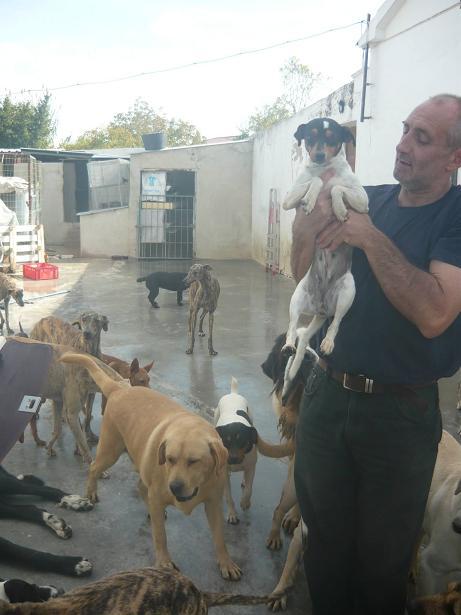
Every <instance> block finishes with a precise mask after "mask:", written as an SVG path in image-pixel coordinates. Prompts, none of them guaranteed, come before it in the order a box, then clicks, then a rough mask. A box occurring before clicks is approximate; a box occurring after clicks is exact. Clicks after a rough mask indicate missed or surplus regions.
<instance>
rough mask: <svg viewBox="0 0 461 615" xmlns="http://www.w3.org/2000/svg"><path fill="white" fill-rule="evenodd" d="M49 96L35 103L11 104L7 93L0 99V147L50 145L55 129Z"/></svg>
mask: <svg viewBox="0 0 461 615" xmlns="http://www.w3.org/2000/svg"><path fill="white" fill-rule="evenodd" d="M50 101H51V95H50V94H44V96H43V98H41V99H40V100H39V101H38V103H36V104H33V103H32V102H30V101H28V102H18V103H14V102H13V101H12V100H11V98H10V97H9V96H5V98H3V100H1V101H0V147H5V148H20V147H37V148H46V147H50V146H51V145H52V142H53V135H54V133H55V130H56V126H55V121H54V118H53V113H52V111H51V105H50Z"/></svg>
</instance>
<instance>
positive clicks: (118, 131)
mask: <svg viewBox="0 0 461 615" xmlns="http://www.w3.org/2000/svg"><path fill="white" fill-rule="evenodd" d="M151 132H164V133H166V136H167V142H168V145H170V146H174V145H193V144H194V143H202V142H203V141H204V138H203V137H202V135H201V134H200V132H199V130H198V128H196V127H195V126H194V125H192V124H189V123H188V122H186V121H184V120H176V119H174V118H173V119H168V118H167V117H166V116H165V115H163V114H161V113H159V112H157V111H155V109H153V108H152V107H151V106H150V105H149V103H147V102H146V101H145V100H141V99H137V100H136V102H135V103H134V105H133V107H131V108H130V109H129V110H128V111H127V112H126V113H117V114H115V115H114V117H113V118H112V121H111V122H110V123H109V124H108V125H107V126H104V127H102V128H94V129H92V130H88V131H86V132H84V133H83V134H82V135H80V136H79V137H78V138H77V140H76V141H74V142H70V139H67V140H66V141H65V142H64V143H62V144H61V147H64V148H65V149H104V148H110V147H142V145H143V143H142V135H143V134H147V133H151Z"/></svg>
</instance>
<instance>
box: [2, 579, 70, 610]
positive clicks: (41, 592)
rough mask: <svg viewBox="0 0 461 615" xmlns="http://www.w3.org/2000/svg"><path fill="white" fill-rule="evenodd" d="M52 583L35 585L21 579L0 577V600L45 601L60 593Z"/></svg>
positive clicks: (12, 601) (10, 601) (11, 601)
mask: <svg viewBox="0 0 461 615" xmlns="http://www.w3.org/2000/svg"><path fill="white" fill-rule="evenodd" d="M62 593H63V591H62V590H59V589H58V588H57V587H54V585H35V583H28V582H27V581H23V580H22V579H7V580H5V579H0V600H4V601H5V602H9V603H10V604H14V603H16V602H46V601H47V600H49V599H50V598H56V596H59V595H60V594H62Z"/></svg>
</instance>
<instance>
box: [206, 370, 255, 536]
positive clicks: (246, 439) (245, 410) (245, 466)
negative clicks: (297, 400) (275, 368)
mask: <svg viewBox="0 0 461 615" xmlns="http://www.w3.org/2000/svg"><path fill="white" fill-rule="evenodd" d="M214 424H215V427H216V431H217V432H218V433H219V435H220V436H221V440H222V442H223V444H224V446H225V447H226V449H227V451H228V453H229V457H228V466H227V469H228V473H227V482H226V486H225V488H224V493H225V497H226V502H227V522H228V523H231V524H233V525H235V524H237V523H238V522H239V518H238V516H237V511H236V510H235V504H234V500H233V499H232V490H231V482H230V473H231V472H243V483H242V487H243V493H242V498H241V500H240V506H241V508H242V510H248V508H250V506H251V494H252V490H253V480H254V476H255V470H256V461H257V459H258V453H257V450H256V443H257V441H258V432H257V431H256V429H255V428H254V427H253V419H252V416H251V413H250V409H249V407H248V402H247V400H246V399H245V397H243V396H242V395H239V394H238V382H237V380H236V379H235V378H232V380H231V392H230V393H228V394H227V395H223V396H222V397H221V399H220V400H219V402H218V406H217V408H216V410H215V414H214Z"/></svg>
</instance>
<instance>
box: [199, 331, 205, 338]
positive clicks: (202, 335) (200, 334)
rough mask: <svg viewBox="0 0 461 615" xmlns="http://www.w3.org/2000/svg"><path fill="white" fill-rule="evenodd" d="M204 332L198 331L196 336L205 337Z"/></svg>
mask: <svg viewBox="0 0 461 615" xmlns="http://www.w3.org/2000/svg"><path fill="white" fill-rule="evenodd" d="M205 335H206V333H204V332H203V331H199V332H198V336H199V337H205Z"/></svg>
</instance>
